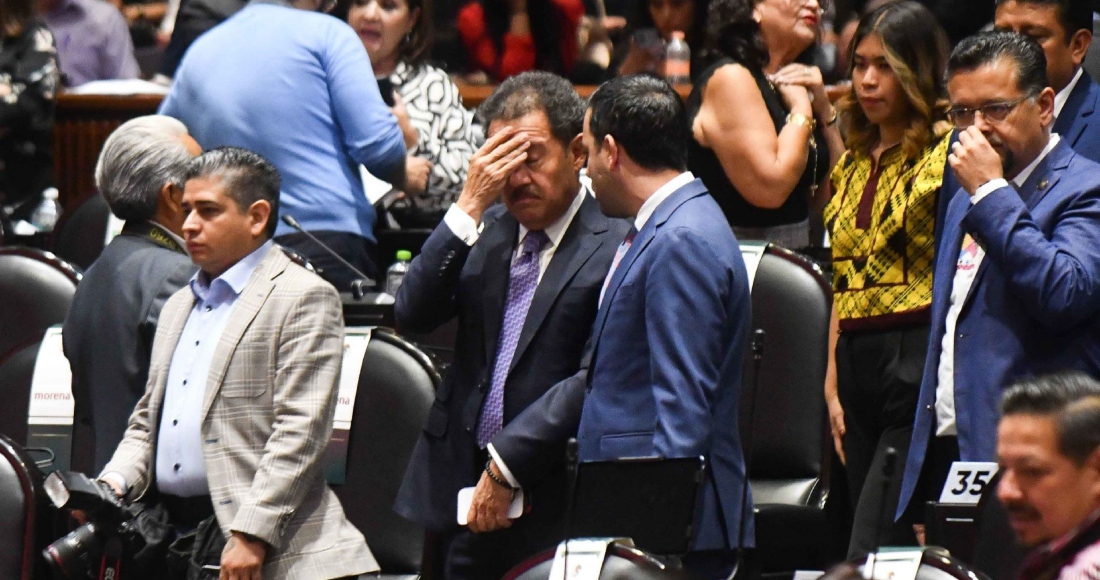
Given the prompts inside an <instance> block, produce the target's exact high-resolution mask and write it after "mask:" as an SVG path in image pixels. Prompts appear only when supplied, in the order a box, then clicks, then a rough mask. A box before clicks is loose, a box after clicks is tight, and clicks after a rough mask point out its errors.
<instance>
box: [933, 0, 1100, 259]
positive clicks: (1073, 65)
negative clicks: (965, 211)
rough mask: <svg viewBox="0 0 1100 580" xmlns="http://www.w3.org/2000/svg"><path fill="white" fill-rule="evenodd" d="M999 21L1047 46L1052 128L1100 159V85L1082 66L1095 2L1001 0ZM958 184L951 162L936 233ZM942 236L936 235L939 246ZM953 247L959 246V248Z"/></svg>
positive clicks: (1081, 152)
mask: <svg viewBox="0 0 1100 580" xmlns="http://www.w3.org/2000/svg"><path fill="white" fill-rule="evenodd" d="M994 25H995V26H996V27H997V30H1004V31H1007V32H1016V33H1019V34H1023V35H1025V36H1029V37H1031V38H1033V39H1035V41H1036V42H1038V43H1039V46H1041V47H1042V48H1043V55H1044V56H1045V57H1046V69H1047V83H1048V85H1049V86H1050V88H1052V89H1054V127H1053V129H1052V131H1053V132H1054V133H1057V134H1058V135H1059V137H1060V138H1061V140H1062V141H1063V142H1065V143H1066V144H1067V145H1069V146H1070V147H1072V148H1073V150H1074V151H1075V152H1077V154H1078V155H1082V156H1084V157H1087V158H1089V159H1092V160H1093V161H1098V162H1100V85H1098V84H1097V83H1096V81H1095V80H1094V79H1093V78H1092V76H1091V75H1089V73H1088V72H1086V71H1085V69H1084V68H1083V67H1082V66H1081V63H1082V62H1083V61H1084V59H1085V54H1086V53H1087V52H1088V50H1089V46H1090V45H1091V44H1092V5H1091V3H1090V2H1082V1H1080V0H998V1H997V12H996V18H995V20H994ZM1094 113H1095V114H1094ZM955 139H956V140H958V136H957V135H956V137H955ZM958 188H959V181H958V179H957V178H956V177H955V172H954V171H951V170H950V168H948V170H947V171H944V175H943V188H942V189H941V190H940V199H939V208H938V211H937V214H936V216H937V218H938V219H937V223H936V232H937V234H938V233H939V232H941V231H942V229H943V228H942V225H941V223H939V222H942V219H943V216H944V214H945V213H946V212H947V204H948V203H950V202H951V195H952V194H953V193H954V192H955V191H956V190H958ZM941 239H942V237H941V236H937V237H936V244H937V246H936V247H937V249H938V248H939V242H940V240H941ZM949 251H950V252H954V248H952V249H950V250H949Z"/></svg>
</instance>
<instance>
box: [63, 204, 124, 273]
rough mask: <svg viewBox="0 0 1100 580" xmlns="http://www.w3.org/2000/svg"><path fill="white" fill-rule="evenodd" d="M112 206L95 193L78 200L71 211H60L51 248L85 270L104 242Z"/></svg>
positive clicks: (94, 258) (103, 245) (105, 242)
mask: <svg viewBox="0 0 1100 580" xmlns="http://www.w3.org/2000/svg"><path fill="white" fill-rule="evenodd" d="M110 217H111V208H110V207H108V206H107V200H105V199H103V196H102V195H99V194H98V193H94V194H92V196H91V197H89V198H88V199H86V200H84V201H82V202H80V205H78V206H76V209H74V210H73V211H72V212H70V213H67V214H62V215H61V223H59V224H58V225H57V230H56V232H55V236H56V237H55V238H54V246H53V249H54V252H55V253H56V254H57V255H58V256H59V257H60V258H62V259H64V260H68V261H69V262H72V263H73V264H76V265H77V266H80V267H81V268H82V269H84V270H87V269H88V267H89V266H91V265H92V262H95V261H96V258H98V257H99V254H100V253H102V252H103V248H104V247H105V246H106V244H107V224H108V222H109V221H110Z"/></svg>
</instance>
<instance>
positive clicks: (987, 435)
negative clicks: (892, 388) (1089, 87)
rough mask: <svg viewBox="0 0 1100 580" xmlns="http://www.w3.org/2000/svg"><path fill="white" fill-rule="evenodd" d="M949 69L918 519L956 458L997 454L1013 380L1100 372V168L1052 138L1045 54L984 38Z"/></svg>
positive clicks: (909, 483)
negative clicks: (947, 186) (947, 169)
mask: <svg viewBox="0 0 1100 580" xmlns="http://www.w3.org/2000/svg"><path fill="white" fill-rule="evenodd" d="M947 77H948V82H947V88H948V92H949V94H950V100H951V109H950V111H949V113H948V115H949V117H950V118H951V120H952V121H953V122H954V123H955V124H956V126H958V127H959V128H960V133H959V140H958V143H956V144H954V145H953V149H952V153H951V154H950V155H949V156H948V162H949V163H950V164H951V167H952V169H953V170H954V172H955V175H956V176H957V178H958V181H959V183H960V184H961V189H958V190H956V191H955V192H952V193H951V195H952V198H951V201H950V203H949V205H948V207H947V213H946V217H945V219H944V223H943V234H942V240H941V242H940V244H941V250H940V251H939V252H937V256H936V266H935V273H934V280H935V282H934V285H933V290H932V314H931V317H932V329H931V332H930V337H929V348H928V357H927V359H926V361H925V367H924V379H923V381H922V383H921V391H920V395H919V400H918V408H917V417H916V421H915V424H914V430H913V442H912V445H911V446H910V449H909V456H908V459H907V461H906V466H905V472H904V479H903V483H902V495H901V501H900V502H899V506H898V516H899V517H909V518H913V517H914V516H915V515H916V514H918V513H919V511H920V506H921V505H922V503H923V501H924V500H928V499H934V498H935V497H938V495H939V492H940V489H941V488H942V486H943V484H944V480H945V478H946V475H947V471H948V469H949V468H950V465H951V463H952V462H953V461H955V460H958V459H962V460H966V461H992V460H993V459H994V453H995V449H996V437H997V419H998V402H999V401H1000V398H1001V393H1002V391H1003V389H1005V388H1006V387H1007V386H1008V385H1009V384H1011V383H1012V382H1013V381H1015V380H1016V379H1018V378H1021V377H1026V376H1030V375H1036V374H1040V373H1046V372H1050V371H1055V370H1061V369H1066V368H1076V369H1080V370H1083V371H1085V372H1087V373H1089V374H1092V375H1093V376H1098V375H1100V318H1098V317H1097V316H1096V315H1097V311H1098V310H1100V299H1098V298H1097V296H1098V293H1100V165H1098V164H1096V163H1095V162H1092V161H1090V160H1088V159H1086V158H1084V157H1083V156H1081V155H1079V154H1077V153H1075V152H1074V150H1073V149H1071V148H1070V146H1069V145H1068V144H1067V143H1066V142H1065V140H1063V139H1060V138H1059V137H1057V136H1054V135H1052V134H1051V124H1052V123H1053V120H1054V97H1055V93H1054V90H1053V89H1051V88H1050V87H1049V86H1048V84H1047V79H1046V66H1045V61H1044V57H1043V52H1042V49H1041V48H1040V46H1039V45H1038V44H1037V43H1036V42H1035V41H1034V40H1032V39H1031V38H1028V37H1026V36H1021V35H1017V34H1012V33H1008V32H991V33H982V34H979V35H976V36H973V37H970V38H968V39H966V40H964V41H963V42H961V43H960V44H959V46H957V47H956V48H955V50H954V52H953V53H952V55H951V59H950V60H949V62H948V67H947ZM946 193H947V192H945V194H946ZM908 506H912V507H913V509H912V510H911V511H910V512H909V513H908V515H906V514H905V510H906V508H907V507H908Z"/></svg>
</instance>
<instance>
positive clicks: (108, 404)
mask: <svg viewBox="0 0 1100 580" xmlns="http://www.w3.org/2000/svg"><path fill="white" fill-rule="evenodd" d="M194 272H195V266H194V264H192V263H191V259H190V258H189V257H188V256H187V254H186V253H184V252H182V251H180V252H176V251H173V250H170V249H168V248H165V247H163V246H161V245H158V244H157V243H155V242H153V241H152V240H150V239H148V238H146V237H141V236H137V235H128V234H123V235H120V236H117V237H116V238H115V239H113V240H111V243H110V244H108V245H107V247H106V248H104V249H103V253H102V254H100V256H99V258H98V259H96V261H95V262H94V263H93V264H92V266H91V268H89V269H88V272H87V273H86V274H85V275H84V278H83V279H82V280H81V281H80V285H79V286H77V288H76V294H75V295H74V296H73V303H72V305H71V306H70V307H69V314H68V316H67V317H66V318H65V325H64V327H63V339H62V341H63V343H64V347H65V356H66V357H68V359H69V364H70V366H71V367H72V370H73V386H72V388H73V401H74V403H75V407H76V408H75V414H76V421H77V422H78V425H79V424H84V425H90V426H91V428H92V430H93V432H94V433H95V470H96V472H97V473H98V471H99V470H100V469H101V468H102V467H103V466H104V465H106V464H107V461H108V460H109V459H111V455H112V454H114V452H115V448H116V447H118V444H119V442H120V441H122V435H123V433H125V431H126V426H127V424H129V421H130V413H131V412H133V410H134V406H135V405H137V402H138V399H140V398H141V396H142V395H143V394H144V393H145V382H146V380H147V379H148V375H149V356H150V353H151V352H152V348H153V335H155V334H156V330H157V318H158V317H159V316H160V309H161V307H163V306H164V303H165V301H167V300H168V297H169V296H171V295H172V294H173V293H174V292H175V291H176V290H179V289H180V287H182V286H183V285H184V284H186V283H187V281H188V279H190V277H191V275H192V274H193V273H194Z"/></svg>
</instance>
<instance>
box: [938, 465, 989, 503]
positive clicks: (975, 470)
mask: <svg viewBox="0 0 1100 580" xmlns="http://www.w3.org/2000/svg"><path fill="white" fill-rule="evenodd" d="M996 474H997V464H996V463H994V462H992V461H956V462H955V463H952V464H951V471H950V472H949V473H948V474H947V481H946V482H944V484H943V491H942V492H941V493H940V503H952V504H964V505H977V503H978V500H980V499H981V498H982V493H983V492H985V490H986V488H987V487H989V482H990V480H992V479H993V476H994V475H996Z"/></svg>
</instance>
